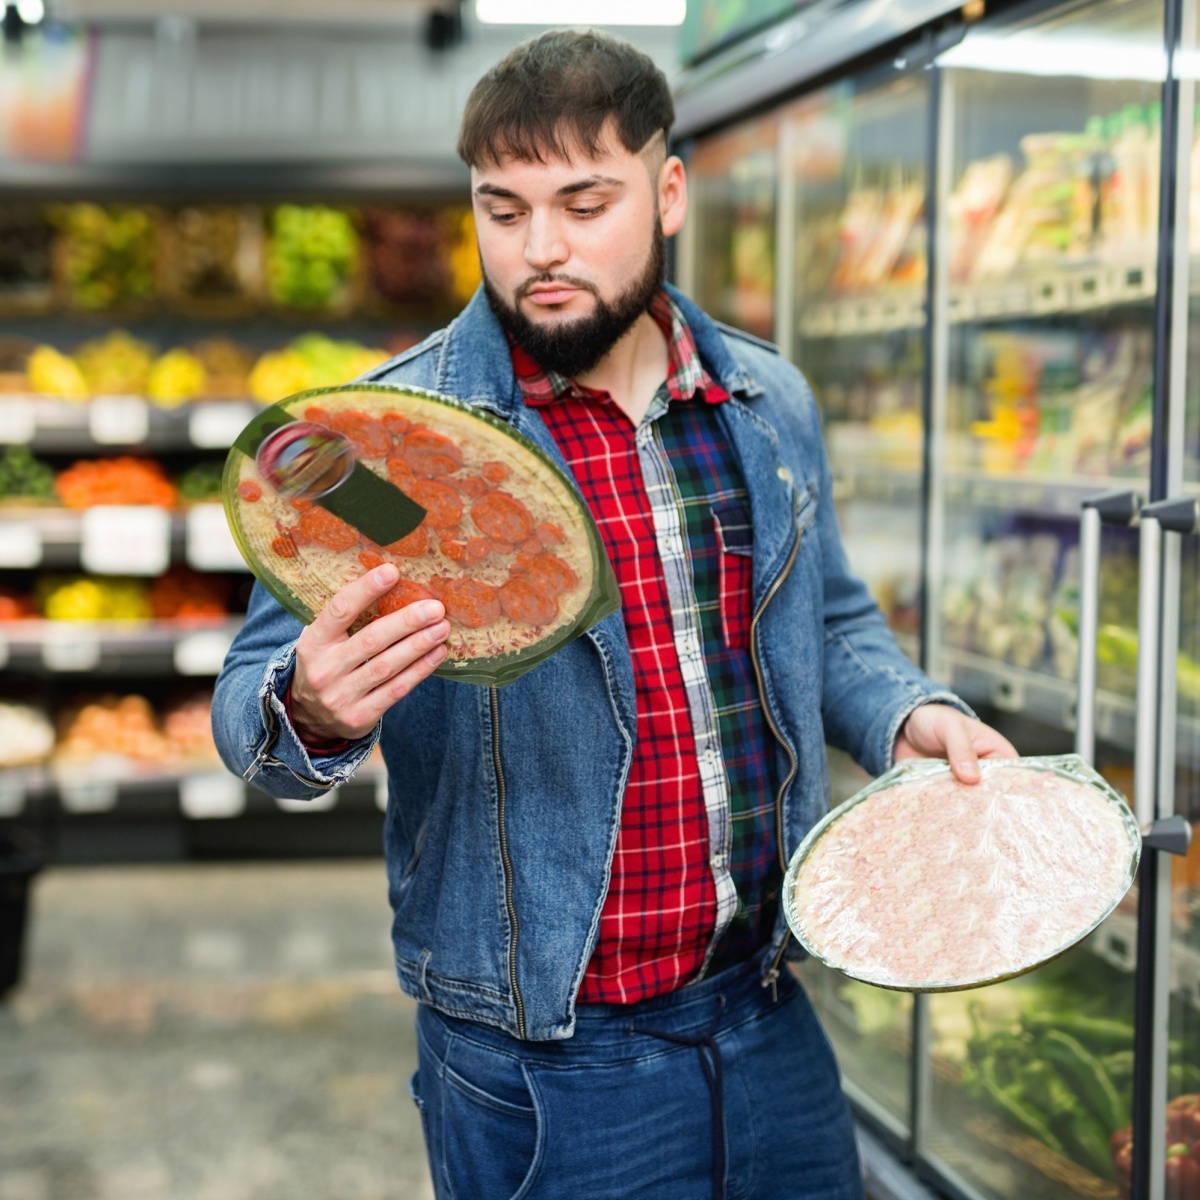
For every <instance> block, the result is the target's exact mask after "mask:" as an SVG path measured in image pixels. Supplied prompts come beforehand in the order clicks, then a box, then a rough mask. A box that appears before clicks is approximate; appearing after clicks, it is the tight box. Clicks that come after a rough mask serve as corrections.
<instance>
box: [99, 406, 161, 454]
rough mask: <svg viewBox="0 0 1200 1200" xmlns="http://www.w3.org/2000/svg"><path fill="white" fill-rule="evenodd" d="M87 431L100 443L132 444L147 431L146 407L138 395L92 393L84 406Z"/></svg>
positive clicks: (142, 439) (148, 419) (138, 441)
mask: <svg viewBox="0 0 1200 1200" xmlns="http://www.w3.org/2000/svg"><path fill="white" fill-rule="evenodd" d="M88 431H89V432H90V433H91V435H92V441H94V442H99V443H100V444H101V445H105V446H133V445H136V444H138V443H140V442H144V441H145V440H146V434H147V433H149V432H150V408H149V406H148V405H147V404H146V402H145V400H143V399H142V398H141V396H96V397H95V398H94V399H93V400H92V402H91V403H90V404H89V405H88Z"/></svg>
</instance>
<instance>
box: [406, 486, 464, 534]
mask: <svg viewBox="0 0 1200 1200" xmlns="http://www.w3.org/2000/svg"><path fill="white" fill-rule="evenodd" d="M404 490H405V491H406V492H407V493H408V495H409V496H411V497H412V498H413V499H414V500H415V501H416V502H417V503H418V504H419V505H420V506H421V507H422V508H423V509H425V520H426V521H427V522H428V523H429V524H430V525H432V526H433V528H434V529H453V528H454V527H455V526H456V525H457V524H458V523H459V521H461V520H462V514H463V502H462V497H461V496H460V495H459V494H458V493H457V492H456V491H455V490H454V489H453V488H452V487H451V486H450V485H449V484H448V483H438V482H436V481H435V480H432V479H414V480H413V482H412V483H411V484H410V485H409V486H408V487H407V488H405V489H404Z"/></svg>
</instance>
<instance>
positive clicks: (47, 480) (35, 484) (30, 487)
mask: <svg viewBox="0 0 1200 1200" xmlns="http://www.w3.org/2000/svg"><path fill="white" fill-rule="evenodd" d="M56 495H57V494H56V492H55V490H54V471H53V470H52V469H51V468H50V467H48V466H47V465H46V464H45V463H44V462H42V461H41V460H40V459H37V458H35V457H34V456H33V455H32V454H31V453H30V451H29V448H28V447H27V446H8V447H6V448H5V450H4V453H3V454H0V500H38V501H50V500H54V499H56Z"/></svg>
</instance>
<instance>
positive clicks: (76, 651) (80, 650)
mask: <svg viewBox="0 0 1200 1200" xmlns="http://www.w3.org/2000/svg"><path fill="white" fill-rule="evenodd" d="M42 662H43V663H45V665H46V669H47V670H50V671H94V670H95V669H96V668H97V667H98V666H99V665H100V638H99V637H98V636H97V635H96V632H95V630H93V629H90V628H89V627H88V626H86V625H71V624H70V623H69V622H63V623H55V624H51V625H48V626H47V628H46V635H45V637H44V638H43V639H42Z"/></svg>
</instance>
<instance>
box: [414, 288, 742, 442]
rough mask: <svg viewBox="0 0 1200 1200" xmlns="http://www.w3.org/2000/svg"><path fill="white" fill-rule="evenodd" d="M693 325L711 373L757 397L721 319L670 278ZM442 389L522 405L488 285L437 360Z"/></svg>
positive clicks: (508, 411)
mask: <svg viewBox="0 0 1200 1200" xmlns="http://www.w3.org/2000/svg"><path fill="white" fill-rule="evenodd" d="M667 292H668V293H669V294H670V296H671V299H672V300H674V301H675V303H676V304H678V305H679V307H680V309H681V311H682V312H683V315H684V318H685V319H686V320H687V323H688V325H689V326H690V327H691V330H692V336H693V337H695V339H696V347H697V349H698V350H699V352H700V358H701V361H702V362H703V363H704V365H705V367H706V368H707V370H708V372H709V374H710V375H712V376H713V378H714V379H716V380H717V382H719V383H720V384H721V386H722V387H724V388H725V390H726V391H728V392H729V393H730V394H731V395H735V396H740V397H741V398H742V399H746V400H749V399H752V398H754V397H755V396H758V395H760V394H761V393H762V388H761V387H760V386H759V384H758V382H757V381H756V380H755V379H754V378H753V377H752V376H751V375H750V373H749V372H748V371H747V370H746V369H745V368H744V367H743V366H742V365H741V364H740V363H739V362H738V361H737V360H736V359H735V358H734V357H733V355H732V354H731V353H730V352H729V349H728V347H727V346H726V345H725V342H724V341H723V340H722V337H721V333H720V330H719V328H718V327H717V325H716V324H715V323H714V322H713V321H712V320H711V319H710V318H709V317H708V316H706V315H705V314H704V313H703V312H701V310H700V309H699V308H697V307H696V305H695V304H693V303H692V302H691V301H690V300H689V299H688V298H687V297H686V296H684V295H683V294H682V293H681V292H679V291H677V290H676V289H675V288H673V287H672V286H671V285H670V284H667ZM435 387H436V389H437V391H439V392H442V393H444V394H445V395H448V396H455V397H457V398H458V399H460V400H463V401H465V402H466V403H468V404H474V405H478V406H479V407H481V408H486V409H488V410H489V411H490V412H494V413H495V414H496V415H497V416H498V417H502V418H503V419H504V420H506V421H510V422H511V421H514V420H515V418H516V416H517V410H518V409H519V408H521V407H522V400H521V391H520V388H519V386H518V385H517V381H516V378H515V377H514V375H513V370H512V356H511V355H510V353H509V348H508V339H507V338H506V337H505V336H504V330H503V329H502V328H501V327H500V323H499V322H498V321H497V320H496V318H495V316H494V315H493V313H492V310H491V307H490V306H489V305H488V302H487V297H486V296H485V295H484V292H483V288H482V287H481V288H479V289H478V290H477V291H476V292H475V295H474V296H472V297H471V301H470V303H469V304H468V305H467V307H466V308H465V309H463V311H462V312H461V313H460V314H459V315H458V317H456V318H455V320H454V321H453V322H452V323H451V324H450V326H449V328H448V329H447V331H446V336H445V338H444V340H443V342H442V347H441V354H440V356H439V359H438V365H437V383H436V385H435Z"/></svg>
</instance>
